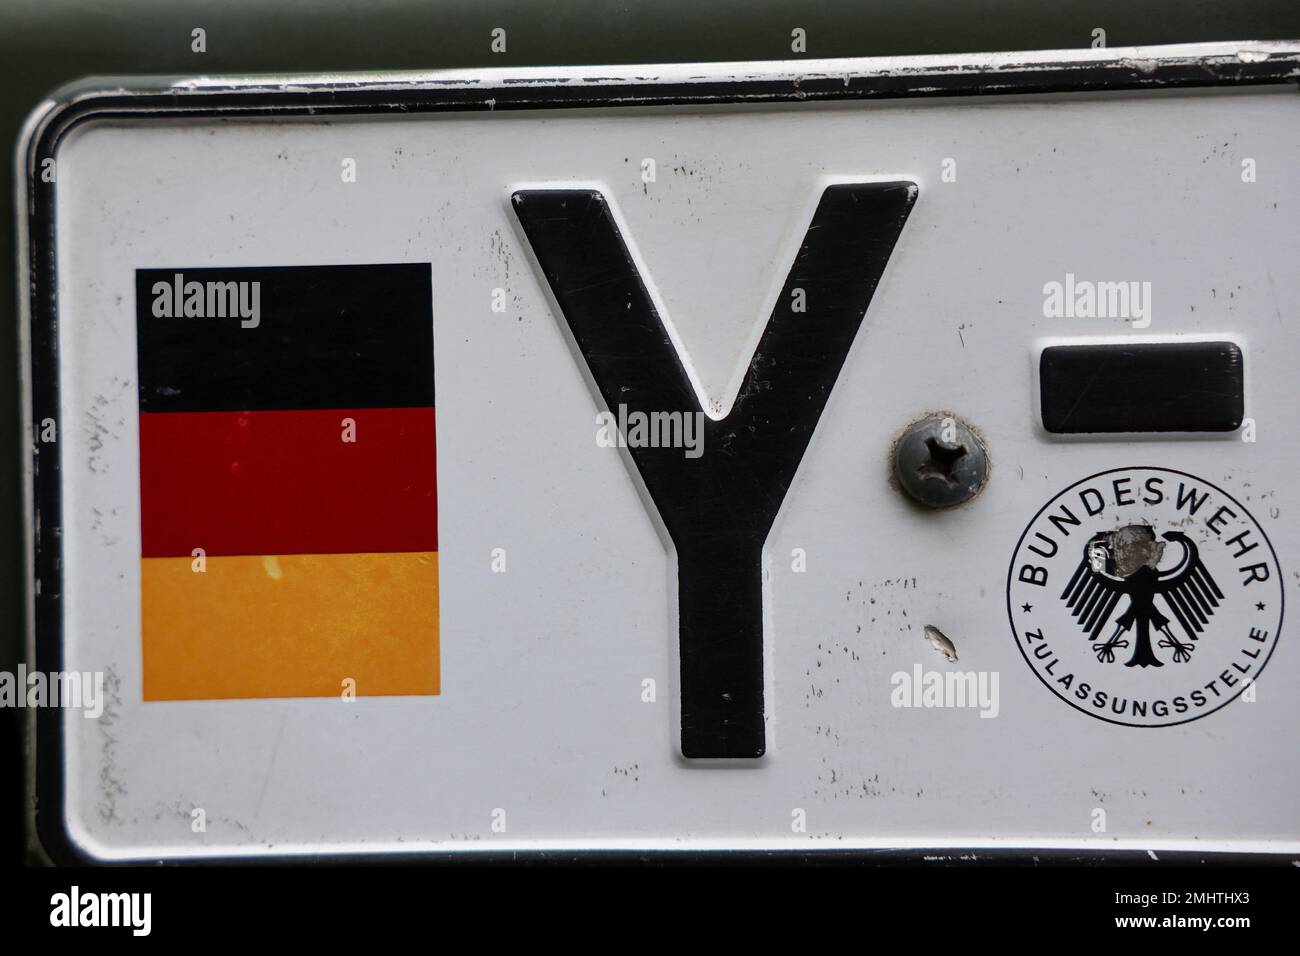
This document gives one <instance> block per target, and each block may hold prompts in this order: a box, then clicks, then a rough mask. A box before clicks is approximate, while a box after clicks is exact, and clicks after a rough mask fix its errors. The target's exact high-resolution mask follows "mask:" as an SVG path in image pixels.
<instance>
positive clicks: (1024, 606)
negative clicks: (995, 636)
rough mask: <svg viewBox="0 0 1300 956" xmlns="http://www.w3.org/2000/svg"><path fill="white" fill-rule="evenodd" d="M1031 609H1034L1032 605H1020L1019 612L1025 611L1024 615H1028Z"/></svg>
mask: <svg viewBox="0 0 1300 956" xmlns="http://www.w3.org/2000/svg"><path fill="white" fill-rule="evenodd" d="M1033 609H1034V606H1033V605H1032V604H1022V605H1020V610H1022V611H1025V612H1026V613H1028V612H1029V611H1032V610H1033Z"/></svg>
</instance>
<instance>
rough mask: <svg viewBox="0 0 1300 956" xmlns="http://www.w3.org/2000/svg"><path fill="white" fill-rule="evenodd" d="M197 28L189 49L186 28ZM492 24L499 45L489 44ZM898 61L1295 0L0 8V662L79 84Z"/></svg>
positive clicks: (7, 654) (1293, 10) (1229, 26)
mask: <svg viewBox="0 0 1300 956" xmlns="http://www.w3.org/2000/svg"><path fill="white" fill-rule="evenodd" d="M195 27H202V28H203V29H204V30H206V31H207V52H206V53H203V54H196V53H193V52H191V50H190V31H191V30H193V29H194V28H195ZM496 27H504V28H505V29H506V30H507V34H508V44H507V52H506V53H504V54H492V53H490V52H489V40H490V36H489V34H490V32H491V31H492V30H493V29H494V28H496ZM795 27H801V28H803V29H804V30H805V31H807V42H808V52H807V56H809V57H836V56H901V55H911V54H926V53H977V52H986V51H992V50H1042V49H1069V48H1079V47H1087V46H1090V45H1091V44H1092V31H1093V30H1094V29H1096V28H1101V29H1104V30H1105V31H1106V44H1107V45H1108V46H1133V45H1143V44H1157V43H1191V42H1196V41H1206V40H1284V39H1296V38H1300V0H1051V2H1045V0H807V2H797V0H786V2H780V0H708V2H699V0H694V2H692V0H687V2H683V0H563V2H543V0H532V2H528V0H317V2H307V0H0V81H2V82H0V141H2V142H3V143H4V145H5V149H4V154H5V167H4V168H5V173H6V179H5V183H6V186H5V188H4V189H3V190H0V197H3V198H0V263H2V265H0V328H3V329H4V331H3V333H0V342H2V343H3V344H0V670H3V671H10V672H12V671H13V670H14V668H15V667H16V666H17V662H18V660H19V657H20V655H21V654H22V647H23V641H22V633H23V627H24V616H23V582H22V568H23V562H24V560H25V555H24V554H23V547H22V542H21V527H22V502H21V492H20V487H19V468H20V465H19V454H20V452H19V421H18V408H19V405H18V402H19V393H18V385H17V381H18V353H17V322H16V308H17V300H16V298H15V296H16V294H17V291H16V285H15V234H14V201H13V197H14V193H13V190H12V188H11V187H10V186H9V184H11V183H13V177H14V152H13V150H14V147H15V141H16V139H17V136H18V130H19V126H20V125H21V123H22V121H23V119H24V118H25V117H26V115H27V114H28V113H29V112H30V111H31V110H32V108H34V107H35V106H36V105H37V104H38V103H39V102H40V101H41V100H42V99H43V98H44V97H45V96H46V95H47V94H48V93H50V92H51V91H52V90H54V89H55V88H56V87H58V86H60V85H62V84H64V83H66V82H68V81H70V80H74V79H77V78H80V77H84V76H91V75H100V76H104V75H127V74H136V75H142V74H172V75H177V74H219V73H226V74H247V73H273V72H274V73H285V72H304V73H305V72H316V71H320V72H336V71H341V70H420V69H443V68H464V67H475V66H547V65H558V64H601V63H653V62H668V61H678V62H689V61H703V60H771V59H785V58H789V57H790V56H791V53H790V31H791V30H792V29H794V28H795ZM24 713H25V712H24V711H19V710H14V709H0V861H3V862H4V863H10V862H12V863H17V862H19V861H20V860H21V859H22V856H23V835H22V826H21V809H22V800H23V796H22V766H21V749H20V746H19V741H20V737H19V727H20V722H21V719H22V716H23V715H24Z"/></svg>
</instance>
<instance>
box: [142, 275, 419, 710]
mask: <svg viewBox="0 0 1300 956" xmlns="http://www.w3.org/2000/svg"><path fill="white" fill-rule="evenodd" d="M136 302H137V326H138V343H139V344H138V360H139V381H140V498H141V542H142V545H141V547H142V554H141V562H140V563H141V607H142V615H141V619H142V629H143V634H142V648H143V656H144V698H145V700H198V699H221V698H259V697H325V696H331V697H332V696H338V695H339V694H341V693H343V692H344V690H345V689H347V688H349V687H354V688H355V692H356V693H357V694H358V695H397V694H437V693H438V691H439V672H438V508H437V479H436V460H437V455H436V450H435V441H434V431H435V429H434V388H433V321H432V287H431V275H430V267H429V266H428V265H427V264H415V265H407V264H403V265H359V266H310V267H288V268H249V269H144V270H139V271H137V273H136ZM349 680H351V681H353V682H355V683H354V684H351V685H349V684H348V683H347V682H348V681H349Z"/></svg>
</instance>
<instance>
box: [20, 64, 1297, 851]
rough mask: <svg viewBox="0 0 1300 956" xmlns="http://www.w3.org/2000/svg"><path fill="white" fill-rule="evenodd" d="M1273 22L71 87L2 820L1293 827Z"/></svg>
mask: <svg viewBox="0 0 1300 956" xmlns="http://www.w3.org/2000/svg"><path fill="white" fill-rule="evenodd" d="M1298 71H1300V51H1297V50H1296V48H1295V47H1294V46H1287V45H1278V44H1248V45H1241V44H1234V45H1230V46H1226V45H1225V46H1195V47H1169V48H1151V49H1144V50H1138V49H1133V50H1109V51H1108V50H1091V51H1084V52H1073V53H1054V54H1045V55H1041V56H1036V57H1035V56H1025V55H1011V54H1000V55H996V56H981V57H955V58H952V59H950V60H929V59H926V60H895V61H870V60H863V61H819V62H801V63H793V62H791V63H776V64H715V65H694V66H659V67H639V68H631V67H618V68H600V69H594V68H579V69H555V70H521V71H483V72H481V73H478V74H473V75H466V74H429V75H420V76H410V75H394V76H367V77H360V78H348V77H306V78H284V79H276V80H274V81H271V80H263V79H254V80H214V79H202V80H193V81H183V82H176V83H166V84H152V85H151V84H140V85H133V86H130V87H117V86H113V85H111V84H93V83H92V84H89V85H85V86H82V87H78V88H76V89H73V90H70V91H67V92H66V93H65V94H64V95H62V96H60V97H58V99H57V102H54V103H51V104H48V105H47V106H46V107H45V108H44V109H42V110H40V111H38V112H37V113H36V114H35V115H34V117H33V119H32V120H31V121H30V123H29V129H28V137H27V145H26V152H25V154H24V155H25V157H26V168H25V177H24V181H23V183H22V185H21V189H22V190H23V195H24V198H25V199H26V200H28V201H27V202H24V203H22V204H20V205H21V206H22V207H23V208H25V209H27V210H28V211H29V216H28V217H27V218H26V219H25V221H24V222H23V223H22V228H23V229H24V231H25V235H26V238H27V240H28V241H27V242H24V243H22V244H21V248H22V249H23V262H22V264H23V266H24V268H26V269H27V271H28V273H29V278H30V290H31V295H30V298H29V299H28V300H27V301H26V302H25V303H24V309H25V314H24V323H23V345H24V349H25V355H26V362H27V369H28V379H27V382H26V386H25V387H26V389H27V393H28V400H29V407H28V412H29V420H28V422H27V424H28V426H29V440H30V442H31V451H32V456H31V458H30V461H31V467H30V471H29V473H28V475H27V479H28V482H27V483H28V488H29V493H30V522H29V536H30V537H29V541H30V545H31V552H30V555H31V565H30V589H31V595H32V600H31V612H32V616H31V628H32V632H31V636H32V655H31V657H30V667H31V671H30V672H29V673H26V674H25V675H23V677H22V678H21V680H20V681H18V682H16V686H11V687H10V693H11V694H13V695H16V697H18V698H21V699H22V703H23V704H24V705H30V706H31V707H32V711H31V713H32V715H33V716H32V726H33V737H34V741H35V746H34V748H33V754H34V757H33V765H34V766H33V770H34V772H33V778H34V783H33V791H34V792H33V798H34V800H33V803H34V807H35V811H34V823H35V826H36V829H37V831H38V833H39V836H40V838H41V841H42V844H43V845H44V846H45V848H46V849H47V850H48V851H49V852H50V854H51V855H52V856H54V857H55V858H56V859H60V860H85V861H133V860H134V861H140V860H155V859H165V860H174V861H193V860H202V859H217V858H276V859H293V858H303V857H308V856H311V857H315V856H318V855H321V854H327V855H336V854H337V855H352V856H364V857H373V858H383V859H388V858H397V857H402V856H407V855H416V856H424V857H439V856H444V855H450V856H478V857H498V856H499V857H509V858H518V855H519V854H524V855H528V854H541V855H545V854H562V855H572V854H579V853H606V852H612V853H628V854H633V853H635V854H638V855H642V856H644V855H646V854H655V853H664V854H667V855H672V854H674V853H684V852H688V851H746V852H752V853H759V852H769V851H784V852H788V853H792V854H818V853H822V852H832V851H834V852H843V851H857V852H867V851H872V852H880V851H898V852H900V853H904V854H910V855H939V856H948V855H952V854H955V853H958V852H966V853H975V854H977V855H979V854H984V853H993V852H998V851H1007V852H1013V853H1018V854H1023V855H1030V854H1039V853H1057V854H1069V855H1079V854H1081V853H1083V854H1087V853H1095V854H1102V855H1114V854H1122V853H1139V854H1142V855H1145V854H1147V853H1150V854H1151V855H1153V856H1159V855H1160V854H1161V853H1165V852H1177V851H1188V852H1194V853H1256V854H1258V853H1275V854H1283V853H1297V852H1300V838H1298V835H1297V834H1298V831H1300V810H1297V803H1296V800H1295V799H1294V798H1295V795H1296V793H1297V792H1298V791H1300V765H1298V764H1297V761H1296V760H1295V752H1296V747H1295V743H1294V741H1292V740H1291V732H1292V731H1291V728H1294V727H1295V726H1296V725H1297V723H1298V722H1300V703H1297V701H1298V699H1300V698H1297V695H1296V694H1295V693H1294V684H1295V681H1296V678H1297V676H1300V656H1297V650H1296V647H1297V645H1296V642H1295V640H1294V639H1293V638H1292V637H1291V635H1289V634H1288V633H1287V631H1286V629H1285V628H1284V622H1283V610H1284V603H1285V595H1286V593H1287V592H1288V591H1290V590H1292V589H1293V588H1294V586H1295V581H1296V575H1297V572H1296V570H1295V564H1294V561H1295V556H1296V555H1297V553H1300V523H1297V522H1296V520H1295V516H1296V515H1297V513H1300V492H1297V487H1296V481H1295V476H1296V472H1297V466H1298V465H1300V459H1298V457H1297V453H1296V447H1297V446H1296V443H1295V440H1294V438H1295V435H1294V433H1295V429H1296V427H1297V424H1298V423H1297V420H1296V413H1295V407H1296V389H1295V380H1296V379H1295V369H1296V367H1297V364H1298V363H1300V332H1297V328H1298V327H1297V325H1296V316H1297V307H1298V306H1300V272H1298V271H1297V270H1296V268H1295V259H1296V235H1295V224H1296V221H1297V215H1298V214H1300V172H1298V170H1300V164H1298V163H1297V159H1298V158H1300V123H1298V122H1297V119H1298V118H1300V117H1298V116H1297V111H1298V110H1300V100H1297V97H1296V86H1295V80H1296V76H1297V72H1298ZM55 698H58V699H57V700H56V699H55ZM40 704H44V705H45V706H37V705H40ZM56 705H57V706H56Z"/></svg>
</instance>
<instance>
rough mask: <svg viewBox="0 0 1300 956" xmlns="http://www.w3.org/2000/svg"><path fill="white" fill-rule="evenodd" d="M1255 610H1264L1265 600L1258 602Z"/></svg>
mask: <svg viewBox="0 0 1300 956" xmlns="http://www.w3.org/2000/svg"><path fill="white" fill-rule="evenodd" d="M1255 610H1256V611H1262V610H1264V602H1263V601H1260V602H1259V603H1258V604H1256V605H1255Z"/></svg>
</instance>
